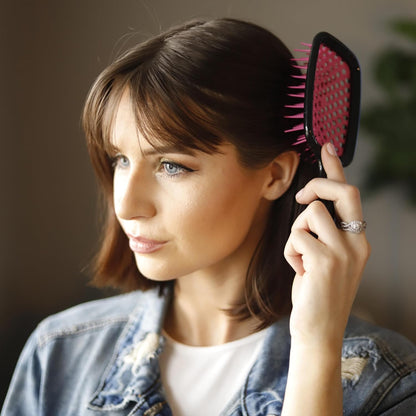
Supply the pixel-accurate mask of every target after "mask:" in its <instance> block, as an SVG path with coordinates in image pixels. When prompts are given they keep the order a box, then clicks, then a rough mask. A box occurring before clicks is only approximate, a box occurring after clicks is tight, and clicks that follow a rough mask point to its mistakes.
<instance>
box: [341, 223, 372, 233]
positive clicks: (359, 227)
mask: <svg viewBox="0 0 416 416" xmlns="http://www.w3.org/2000/svg"><path fill="white" fill-rule="evenodd" d="M338 228H339V229H340V230H342V231H349V232H350V233H354V234H360V233H362V232H363V231H365V229H366V228H367V223H366V222H365V221H359V220H354V221H350V222H345V221H339V222H338Z"/></svg>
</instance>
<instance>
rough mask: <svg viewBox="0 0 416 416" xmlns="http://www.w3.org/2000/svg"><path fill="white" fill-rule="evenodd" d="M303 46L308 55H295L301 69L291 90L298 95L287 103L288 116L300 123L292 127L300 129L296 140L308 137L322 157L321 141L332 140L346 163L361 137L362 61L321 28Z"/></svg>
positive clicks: (295, 76)
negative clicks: (295, 100) (292, 102)
mask: <svg viewBox="0 0 416 416" xmlns="http://www.w3.org/2000/svg"><path fill="white" fill-rule="evenodd" d="M302 45H303V46H304V47H305V48H304V49H298V50H297V51H298V52H303V53H306V55H307V56H305V57H302V58H297V59H294V61H295V64H294V65H293V66H294V68H297V70H300V74H299V75H294V76H293V78H294V79H296V80H297V81H298V83H296V84H295V85H292V86H290V87H289V88H290V92H289V93H288V95H289V96H290V97H293V98H294V99H299V102H298V103H295V104H291V105H287V106H286V107H287V108H288V109H289V111H292V112H293V113H292V114H288V115H287V116H286V117H287V118H293V119H299V121H301V123H299V124H298V125H296V126H295V127H293V128H291V129H289V130H287V132H296V131H299V137H298V139H297V141H296V142H295V143H294V145H297V144H300V143H303V142H307V145H308V148H309V149H310V150H311V151H312V152H313V156H314V158H313V159H315V160H317V161H320V154H321V147H322V146H323V145H324V144H325V143H328V142H331V143H332V144H333V145H334V147H335V149H336V151H337V154H338V156H339V158H340V159H341V162H342V164H343V166H347V165H349V164H350V163H351V161H352V158H353V156H354V150H355V145H356V140H357V131H358V120H359V113H360V89H361V81H360V67H359V64H358V61H357V59H356V57H355V56H354V54H353V53H352V52H351V51H350V50H349V49H348V48H347V47H346V46H345V45H344V44H342V43H341V42H340V41H339V40H338V39H336V38H335V37H334V36H332V35H330V34H329V33H326V32H321V33H318V34H317V35H316V36H315V38H314V39H313V43H312V44H306V43H303V44H302Z"/></svg>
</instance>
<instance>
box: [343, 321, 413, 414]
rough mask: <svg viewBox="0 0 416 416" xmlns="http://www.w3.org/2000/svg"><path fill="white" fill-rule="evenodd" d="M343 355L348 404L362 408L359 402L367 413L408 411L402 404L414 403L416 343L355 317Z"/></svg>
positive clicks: (347, 330) (347, 336)
mask: <svg viewBox="0 0 416 416" xmlns="http://www.w3.org/2000/svg"><path fill="white" fill-rule="evenodd" d="M342 357H343V358H342V377H343V385H344V404H345V406H346V407H347V408H350V409H351V410H354V411H358V406H359V408H360V410H361V411H364V413H363V414H373V412H377V414H384V413H383V412H386V413H385V414H389V413H387V412H389V411H390V409H391V411H395V412H396V413H394V414H406V413H403V412H401V411H400V409H399V408H400V407H403V406H408V405H409V403H410V402H411V403H412V404H411V405H412V406H413V405H414V402H415V400H416V346H415V345H414V344H413V343H412V342H411V341H410V340H408V339H407V338H405V337H403V336H402V335H400V334H398V333H396V332H394V331H391V330H388V329H385V328H381V327H379V326H376V325H373V324H371V323H368V322H366V321H363V320H360V319H358V318H355V317H351V319H350V320H349V323H348V326H347V329H346V332H345V339H344V345H343V351H342ZM357 398H359V400H357ZM406 403H407V404H406ZM355 407H357V408H356V409H355ZM393 409H394V410H393ZM347 414H348V413H347ZM352 414H354V413H352ZM392 414H393V413H392Z"/></svg>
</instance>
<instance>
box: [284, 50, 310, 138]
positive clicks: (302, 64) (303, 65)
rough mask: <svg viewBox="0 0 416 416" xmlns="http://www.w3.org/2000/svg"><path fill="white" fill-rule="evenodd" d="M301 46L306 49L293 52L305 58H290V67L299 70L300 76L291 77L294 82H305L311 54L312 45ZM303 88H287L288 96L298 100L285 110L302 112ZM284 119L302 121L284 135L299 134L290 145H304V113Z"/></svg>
mask: <svg viewBox="0 0 416 416" xmlns="http://www.w3.org/2000/svg"><path fill="white" fill-rule="evenodd" d="M302 45H303V46H306V47H307V48H308V49H295V51H296V52H301V53H304V54H306V55H307V56H304V57H301V58H292V67H293V68H294V69H296V70H300V74H299V75H291V77H292V78H294V79H296V80H302V81H306V71H307V69H308V62H309V54H310V52H311V47H312V45H310V44H307V43H302ZM305 88H306V85H305V82H301V83H299V84H297V85H290V86H288V89H289V93H288V96H289V97H293V98H297V99H299V102H297V103H294V104H287V105H285V108H288V109H294V110H303V109H304V107H305V103H304V100H305ZM290 90H292V91H293V90H295V91H298V92H295V91H293V93H292V92H290ZM285 118H287V119H292V120H299V121H302V122H301V123H300V124H297V125H296V126H294V127H292V128H290V129H287V130H285V133H292V132H299V136H298V137H297V138H296V140H295V141H294V142H293V143H292V145H293V146H297V145H301V144H304V143H305V142H306V136H305V125H304V113H303V111H301V112H299V111H298V112H296V113H295V114H287V115H286V116H285Z"/></svg>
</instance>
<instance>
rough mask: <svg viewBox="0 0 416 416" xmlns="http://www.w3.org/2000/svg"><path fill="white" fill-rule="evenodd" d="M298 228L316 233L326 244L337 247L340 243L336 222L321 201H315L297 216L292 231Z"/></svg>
mask: <svg viewBox="0 0 416 416" xmlns="http://www.w3.org/2000/svg"><path fill="white" fill-rule="evenodd" d="M298 229H300V230H304V231H307V232H308V233H310V232H312V233H314V234H315V235H316V236H317V238H318V239H319V240H320V241H321V242H322V243H323V244H325V245H331V246H336V247H338V246H339V245H340V241H339V235H338V232H337V231H338V230H337V227H336V225H335V222H334V221H333V219H332V217H331V215H330V214H329V212H328V210H327V209H326V207H325V205H324V204H323V203H322V202H321V201H313V202H312V203H311V204H309V206H308V207H307V208H306V209H305V210H304V211H303V212H302V213H301V214H300V215H299V216H298V217H297V218H296V220H295V221H294V223H293V225H292V232H293V231H294V230H298Z"/></svg>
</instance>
